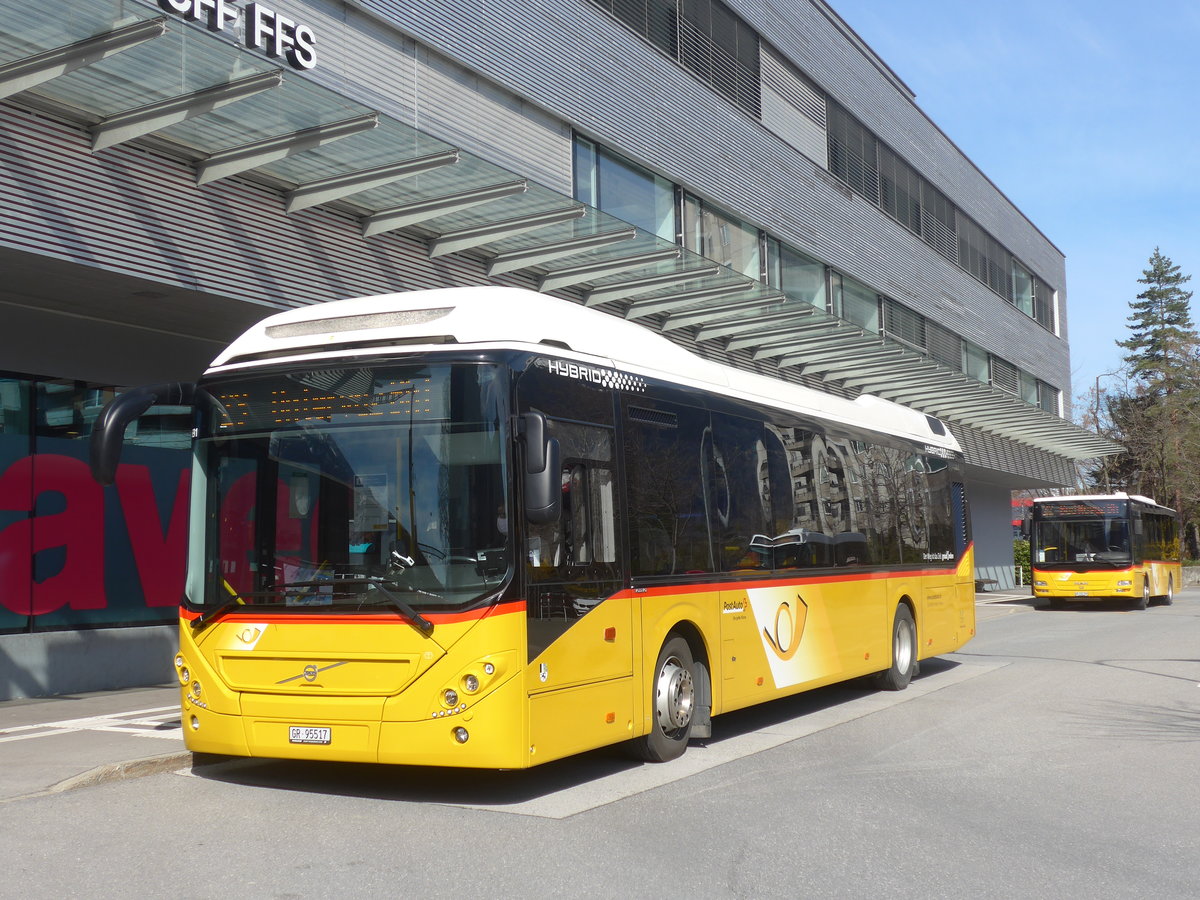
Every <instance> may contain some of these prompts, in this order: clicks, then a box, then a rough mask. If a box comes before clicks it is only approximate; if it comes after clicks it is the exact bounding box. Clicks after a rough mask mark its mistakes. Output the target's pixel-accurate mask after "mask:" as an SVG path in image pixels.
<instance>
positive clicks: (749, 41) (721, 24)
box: [679, 0, 761, 118]
mask: <svg viewBox="0 0 1200 900" xmlns="http://www.w3.org/2000/svg"><path fill="white" fill-rule="evenodd" d="M758 54H759V47H758V33H757V32H756V31H755V30H754V29H753V28H751V27H750V26H749V25H747V24H746V23H745V22H743V21H742V20H741V19H740V18H738V17H737V16H736V15H734V13H733V11H732V10H730V9H729V7H727V6H726V5H725V4H724V3H721V2H719V0H680V3H679V62H680V63H682V64H683V67H684V68H685V69H687V70H688V71H689V72H691V73H692V74H693V75H696V76H697V77H699V78H700V80H701V81H703V82H704V83H705V84H707V85H708V86H709V87H711V88H712V89H713V90H714V91H716V92H717V93H719V94H721V95H723V96H724V97H726V98H727V99H729V100H732V101H733V102H734V103H736V104H737V105H738V106H740V107H741V108H742V109H744V110H746V112H748V113H750V114H751V115H752V116H754V117H755V118H758V116H759V114H760V111H761V95H760V90H761V81H760V75H759V57H758Z"/></svg>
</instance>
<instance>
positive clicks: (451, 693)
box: [442, 688, 458, 707]
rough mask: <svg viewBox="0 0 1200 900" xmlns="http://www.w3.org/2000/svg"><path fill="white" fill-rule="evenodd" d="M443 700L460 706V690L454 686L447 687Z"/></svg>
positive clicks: (448, 703) (447, 703)
mask: <svg viewBox="0 0 1200 900" xmlns="http://www.w3.org/2000/svg"><path fill="white" fill-rule="evenodd" d="M442 702H443V703H445V704H446V705H447V706H450V707H454V706H458V691H456V690H455V689H454V688H446V690H444V691H443V692H442Z"/></svg>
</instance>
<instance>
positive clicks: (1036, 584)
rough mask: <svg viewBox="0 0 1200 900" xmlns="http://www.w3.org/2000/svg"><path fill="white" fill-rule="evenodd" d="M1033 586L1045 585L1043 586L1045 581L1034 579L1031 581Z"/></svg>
mask: <svg viewBox="0 0 1200 900" xmlns="http://www.w3.org/2000/svg"><path fill="white" fill-rule="evenodd" d="M1033 586H1034V587H1045V586H1046V582H1044V581H1035V582H1034V583H1033Z"/></svg>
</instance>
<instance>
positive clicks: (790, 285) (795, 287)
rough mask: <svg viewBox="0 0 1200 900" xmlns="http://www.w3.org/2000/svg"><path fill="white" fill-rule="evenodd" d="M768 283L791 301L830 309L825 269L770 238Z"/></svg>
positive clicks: (768, 240)
mask: <svg viewBox="0 0 1200 900" xmlns="http://www.w3.org/2000/svg"><path fill="white" fill-rule="evenodd" d="M767 282H768V283H769V284H770V285H771V286H772V287H776V288H779V290H781V291H783V293H784V295H785V296H787V298H788V299H789V300H799V301H800V302H801V303H807V304H808V305H809V306H815V307H816V308H817V309H819V310H821V311H822V312H824V311H826V310H828V308H829V305H828V300H827V299H826V298H827V295H828V292H827V290H826V283H825V266H824V264H823V263H819V262H817V261H816V260H815V259H810V258H809V257H807V256H805V255H804V254H803V253H800V252H798V251H796V250H793V249H792V248H791V247H789V246H787V245H786V244H782V243H780V242H779V241H777V240H775V239H774V238H767Z"/></svg>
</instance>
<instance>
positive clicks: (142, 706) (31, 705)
mask: <svg viewBox="0 0 1200 900" xmlns="http://www.w3.org/2000/svg"><path fill="white" fill-rule="evenodd" d="M1022 600H1028V601H1029V602H1030V603H1032V597H1031V596H1030V595H1029V593H1028V592H1022V591H989V592H986V593H980V594H976V596H975V603H976V605H977V606H981V607H985V606H991V605H992V604H999V603H1005V602H1008V603H1014V602H1015V603H1016V604H1017V605H1020V601H1022ZM990 617H991V616H988V615H984V616H983V618H985V619H986V618H990ZM191 764H192V755H191V753H189V752H188V751H187V750H185V749H184V746H183V732H182V729H181V727H180V715H179V687H178V686H177V685H175V684H167V685H161V686H158V687H149V688H129V689H127V690H122V691H102V692H99V693H94V694H67V695H63V696H58V697H48V698H43V699H30V700H8V701H3V702H0V805H3V804H4V803H7V802H9V801H12V800H18V799H21V798H24V797H33V796H38V795H41V794H52V793H58V792H61V791H66V790H72V789H74V788H79V787H87V786H89V785H93V784H102V783H104V782H107V781H118V780H122V779H126V778H137V777H140V776H142V775H153V774H156V773H158V772H171V771H175V770H178V769H183V768H187V767H188V766H190V765H191Z"/></svg>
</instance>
